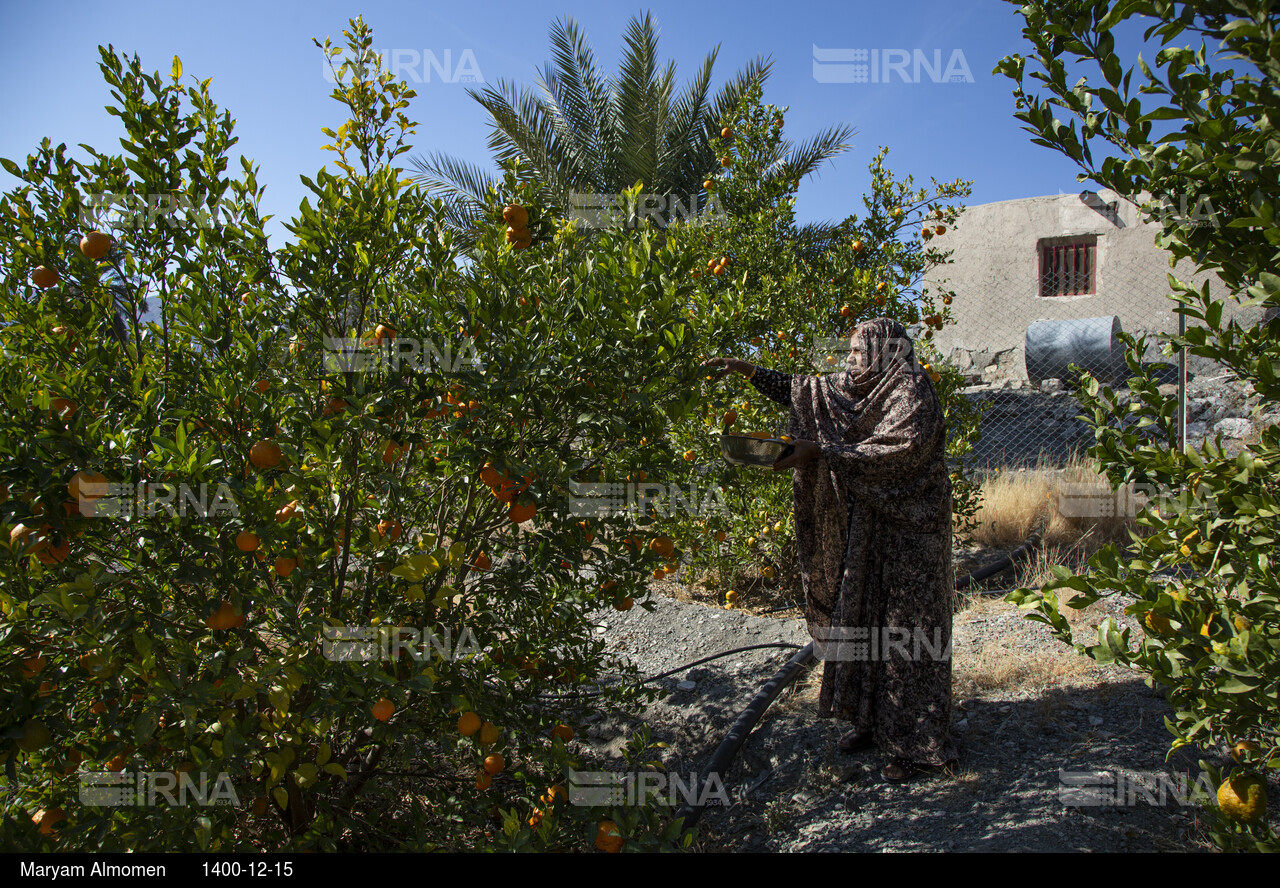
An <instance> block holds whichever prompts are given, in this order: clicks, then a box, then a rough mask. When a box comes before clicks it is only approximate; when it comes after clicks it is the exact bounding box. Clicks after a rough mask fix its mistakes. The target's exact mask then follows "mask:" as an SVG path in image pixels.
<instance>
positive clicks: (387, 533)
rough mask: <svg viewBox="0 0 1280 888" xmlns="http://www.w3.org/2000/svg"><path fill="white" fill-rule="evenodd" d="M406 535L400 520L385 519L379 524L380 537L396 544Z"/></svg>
mask: <svg viewBox="0 0 1280 888" xmlns="http://www.w3.org/2000/svg"><path fill="white" fill-rule="evenodd" d="M402 533H404V525H403V524H401V523H400V521H399V519H394V518H383V519H382V520H381V521H379V522H378V536H380V537H383V538H385V539H388V540H390V541H391V542H393V543H394V542H395V541H396V540H398V539H400V535H401V534H402Z"/></svg>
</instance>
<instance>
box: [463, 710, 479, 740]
mask: <svg viewBox="0 0 1280 888" xmlns="http://www.w3.org/2000/svg"><path fill="white" fill-rule="evenodd" d="M478 730H480V716H478V715H476V714H475V713H474V712H464V713H462V715H460V716H459V717H458V733H459V734H461V735H462V736H463V737H470V736H471V735H472V734H474V733H475V732H476V731H478Z"/></svg>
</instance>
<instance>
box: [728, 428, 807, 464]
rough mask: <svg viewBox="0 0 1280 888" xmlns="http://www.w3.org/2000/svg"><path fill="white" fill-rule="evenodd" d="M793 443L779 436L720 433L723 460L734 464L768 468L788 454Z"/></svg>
mask: <svg viewBox="0 0 1280 888" xmlns="http://www.w3.org/2000/svg"><path fill="white" fill-rule="evenodd" d="M794 450H795V445H793V444H790V443H788V442H786V441H783V440H782V439H781V438H752V437H751V436H750V435H721V436H720V453H721V455H723V456H724V459H725V462H728V463H731V464H733V465H735V466H763V467H764V468H769V467H770V466H772V465H773V464H774V463H776V462H777V461H778V460H780V459H782V458H783V457H785V456H789V455H790V454H791V453H792V451H794Z"/></svg>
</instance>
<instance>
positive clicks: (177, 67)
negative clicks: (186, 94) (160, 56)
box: [173, 56, 182, 82]
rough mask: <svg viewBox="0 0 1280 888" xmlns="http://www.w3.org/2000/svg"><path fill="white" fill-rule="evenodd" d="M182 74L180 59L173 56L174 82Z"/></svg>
mask: <svg viewBox="0 0 1280 888" xmlns="http://www.w3.org/2000/svg"><path fill="white" fill-rule="evenodd" d="M181 76H182V59H180V58H178V57H177V56H174V57H173V79H174V81H175V82H176V81H177V80H178V78H179V77H181Z"/></svg>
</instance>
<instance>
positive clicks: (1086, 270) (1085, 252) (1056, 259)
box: [1040, 237, 1098, 296]
mask: <svg viewBox="0 0 1280 888" xmlns="http://www.w3.org/2000/svg"><path fill="white" fill-rule="evenodd" d="M1097 246H1098V239H1097V237H1090V238H1082V239H1076V240H1072V241H1068V242H1065V243H1063V242H1058V243H1042V244H1041V245H1040V295H1041V296H1085V295H1091V294H1093V293H1095V292H1096V290H1095V289H1094V286H1095V279H1094V269H1095V267H1096V257H1097Z"/></svg>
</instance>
